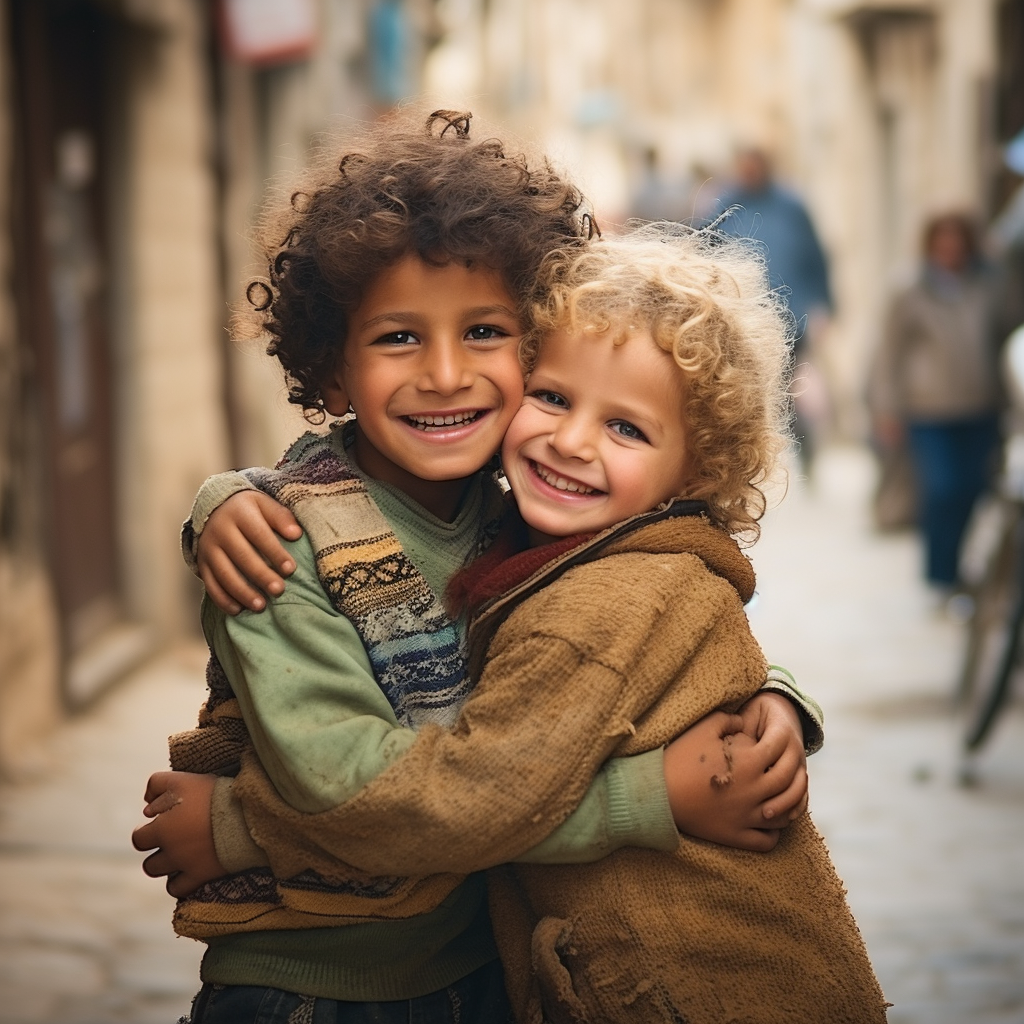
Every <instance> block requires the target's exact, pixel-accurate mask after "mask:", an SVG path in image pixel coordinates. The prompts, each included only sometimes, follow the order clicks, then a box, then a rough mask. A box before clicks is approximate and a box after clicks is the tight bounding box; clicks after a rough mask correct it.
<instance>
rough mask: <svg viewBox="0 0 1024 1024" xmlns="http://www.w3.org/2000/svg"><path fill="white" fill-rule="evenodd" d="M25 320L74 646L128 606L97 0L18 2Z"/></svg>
mask: <svg viewBox="0 0 1024 1024" xmlns="http://www.w3.org/2000/svg"><path fill="white" fill-rule="evenodd" d="M11 9H12V16H13V26H12V28H13V32H12V39H13V41H14V50H15V55H16V59H17V79H16V84H17V94H18V101H19V102H18V106H19V113H20V117H19V123H18V140H17V141H18V145H17V147H16V154H17V160H18V167H17V171H18V175H17V177H18V182H19V190H18V191H19V194H20V202H19V210H18V213H19V215H20V223H19V225H18V230H17V237H18V238H19V247H18V248H19V256H18V259H17V260H16V263H17V264H18V270H19V271H20V276H21V282H20V285H21V287H20V289H19V290H20V297H21V302H20V328H21V333H22V336H23V342H24V343H25V344H26V345H27V346H28V347H29V349H30V351H31V354H32V361H33V364H34V366H35V372H36V379H37V383H38V387H39V393H40V412H41V415H42V419H43V426H44V431H43V433H44V437H45V451H44V459H43V462H44V465H43V467H42V468H43V476H44V487H45V490H46V502H45V507H46V509H47V512H46V523H45V524H44V526H45V532H46V535H47V538H48V549H49V557H50V562H51V567H52V573H53V579H54V584H55V589H56V593H57V598H58V603H59V607H60V612H61V620H62V623H63V626H64V642H65V645H66V654H67V655H68V656H73V655H74V654H75V653H77V652H78V651H80V650H82V649H83V648H84V647H86V646H87V645H88V644H89V642H90V641H91V640H93V639H94V638H95V637H96V636H98V635H99V634H100V633H101V632H102V631H103V629H104V628H105V627H106V626H108V625H109V624H110V623H111V622H113V621H114V620H115V619H116V618H117V617H118V615H119V611H120V609H119V603H118V567H117V545H116V527H115V502H114V472H113V467H114V456H113V437H114V434H113V427H114V424H113V416H112V395H113V388H112V381H111V351H110V338H109V331H108V313H107V308H106V283H107V265H108V264H107V259H106V238H105V235H104V198H105V196H104V172H105V157H106V153H105V146H104V141H105V140H104V110H105V102H104V100H105V69H106V66H107V61H106V60H105V57H106V51H107V45H108V35H109V34H108V25H107V22H106V20H105V18H104V16H103V15H102V13H101V12H100V11H99V10H98V9H96V8H95V7H93V6H92V5H91V4H88V3H76V2H66V0H65V2H61V0H52V2H48V0H19V2H14V3H12V5H11Z"/></svg>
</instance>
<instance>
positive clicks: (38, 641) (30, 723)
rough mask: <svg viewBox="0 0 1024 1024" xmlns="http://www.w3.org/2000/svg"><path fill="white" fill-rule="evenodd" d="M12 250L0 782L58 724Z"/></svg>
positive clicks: (6, 259)
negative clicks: (18, 331) (41, 737)
mask: <svg viewBox="0 0 1024 1024" xmlns="http://www.w3.org/2000/svg"><path fill="white" fill-rule="evenodd" d="M7 14H8V12H7V4H6V3H0V224H4V225H9V224H10V223H11V218H12V210H11V204H12V198H13V197H12V182H13V175H12V159H13V154H12V136H13V123H12V122H13V118H12V113H11V85H12V83H11V52H10V49H9V46H10V42H9V39H8V37H7V31H6V29H7V24H8V19H7ZM12 260H13V248H12V239H11V236H10V232H9V231H0V777H5V776H16V775H18V774H21V773H22V772H25V771H28V770H31V768H32V767H33V759H34V749H35V745H36V742H37V741H38V739H39V738H40V736H42V735H43V734H44V733H45V732H46V731H47V730H48V729H49V728H50V727H51V726H52V725H53V723H54V722H55V721H56V720H57V719H58V716H59V713H60V703H59V693H58V670H59V659H58V649H59V645H58V633H57V621H56V611H55V607H54V601H53V594H52V588H51V586H50V581H49V577H48V574H47V570H46V564H45V558H44V553H43V538H42V537H41V536H40V534H39V529H38V523H39V519H40V517H39V500H40V496H39V486H38V472H39V468H38V461H37V460H38V455H39V438H38V436H37V432H36V430H35V429H34V422H33V417H32V415H31V412H32V390H31V373H32V367H31V366H30V365H28V361H27V360H26V359H25V357H24V353H23V352H22V351H21V350H20V348H19V346H18V343H17V342H18V338H17V328H18V314H17V310H16V308H15V300H14V282H13V273H12Z"/></svg>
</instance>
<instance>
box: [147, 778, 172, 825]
mask: <svg viewBox="0 0 1024 1024" xmlns="http://www.w3.org/2000/svg"><path fill="white" fill-rule="evenodd" d="M174 774H175V773H174V772H153V774H152V775H150V777H149V781H148V782H147V783H146V793H145V796H144V797H143V799H144V800H145V801H146V803H147V804H151V803H152V802H153V801H154V800H156V798H157V797H159V796H160V795H161V794H163V793H166V792H167V790H168V789H169V788H170V786H171V780H172V779H173V778H174ZM148 817H152V815H148Z"/></svg>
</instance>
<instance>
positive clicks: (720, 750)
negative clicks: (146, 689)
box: [132, 695, 807, 897]
mask: <svg viewBox="0 0 1024 1024" xmlns="http://www.w3.org/2000/svg"><path fill="white" fill-rule="evenodd" d="M763 696H764V695H761V696H759V697H756V698H754V699H753V700H751V701H749V702H748V704H747V705H746V706H745V708H744V709H741V712H740V714H738V715H729V714H726V713H724V712H714V713H712V714H710V715H708V716H707V717H706V718H704V719H702V720H701V721H700V722H698V723H697V724H696V725H694V726H691V728H689V729H688V730H686V732H684V733H683V734H682V735H681V736H680V737H679V738H678V739H677V740H674V741H673V742H672V743H670V744H669V745H668V746H667V747H666V748H665V751H664V757H662V753H661V751H652V752H650V753H648V754H638V755H635V756H634V757H623V758H612V759H611V760H610V761H609V762H607V764H606V765H605V766H604V767H603V768H602V769H601V771H600V772H599V773H598V776H597V777H596V778H595V780H594V783H593V784H592V785H591V787H590V788H589V789H588V791H587V794H586V795H585V796H584V798H583V801H582V802H581V804H580V806H579V807H578V808H577V809H576V810H575V811H574V812H573V813H572V814H571V815H570V816H569V817H568V818H567V819H566V820H565V821H564V822H563V823H562V824H561V825H560V826H559V827H558V828H556V829H555V831H554V832H552V833H551V835H549V836H548V837H547V838H546V839H544V840H542V841H541V842H540V843H538V844H537V845H536V846H535V847H533V848H532V849H531V850H528V851H527V852H526V853H524V854H523V855H522V856H520V857H519V858H517V859H518V860H520V861H524V862H530V863H540V864H555V863H567V864H577V863H581V862H585V861H587V860H596V859H599V857H600V856H604V855H607V854H608V853H611V852H612V850H614V849H617V848H619V847H621V846H624V845H636V846H642V845H646V846H647V847H648V848H653V849H665V850H671V849H673V848H674V846H675V843H676V841H677V840H676V837H675V830H676V829H678V830H679V831H681V832H685V833H687V834H688V835H691V836H694V837H696V838H700V839H707V840H709V841H712V842H717V843H721V844H722V845H725V846H733V847H737V848H740V849H749V850H755V851H768V850H771V849H773V848H774V846H775V843H776V842H777V835H778V833H777V832H773V831H771V830H770V829H769V828H766V825H769V824H770V825H772V826H773V827H774V828H782V827H783V826H784V825H785V824H787V823H789V822H790V821H792V820H794V819H795V818H796V817H798V816H799V815H800V814H802V813H803V812H804V810H805V809H806V806H807V773H806V770H804V767H803V757H802V754H803V750H802V739H801V734H800V728H799V721H798V718H797V714H796V712H795V710H793V707H792V705H791V704H790V703H789V701H787V700H785V699H784V698H780V697H775V696H774V695H769V696H768V699H767V701H766V700H764V699H763ZM765 704H769V705H770V704H777V707H776V709H775V712H774V713H773V712H772V711H770V710H769V711H765V710H764V708H763V705H765ZM776 715H777V717H778V719H779V722H777V723H776V724H775V725H774V726H773V725H770V724H769V723H770V721H771V719H772V718H773V717H775V716H776ZM751 716H753V717H751ZM787 723H788V724H787ZM759 729H760V730H763V732H762V733H761V740H760V742H759V743H755V742H753V740H754V733H755V732H756V731H757V730H759ZM744 730H746V732H747V735H742V734H743V732H744ZM737 732H739V733H740V734H741V735H739V736H736V735H734V734H735V733H737ZM725 744H728V747H727V748H726V746H725ZM725 749H728V750H729V759H728V760H727V759H726V757H725V756H724V751H725ZM794 750H795V751H799V755H800V756H799V771H797V772H795V773H794V776H795V777H794V779H793V781H792V782H791V783H789V785H788V786H786V788H785V789H784V791H783V792H782V793H776V790H778V788H779V786H780V785H785V782H786V780H785V778H784V779H783V780H782V781H781V782H780V781H779V773H780V772H788V769H787V768H785V767H783V764H784V762H785V760H786V755H787V753H788V754H789V756H790V757H793V756H794V755H793V753H792V752H793V751H794ZM730 773H731V778H730V780H729V782H728V783H727V784H725V785H709V781H710V779H711V777H712V776H714V777H718V778H720V779H721V778H724V777H725V776H726V775H728V774H730ZM661 791H664V793H665V802H664V803H663V800H662V798H661V796H660V793H661ZM145 799H146V801H147V803H146V807H145V809H144V811H143V814H144V815H145V816H146V817H147V818H153V819H155V820H153V821H151V822H150V823H149V824H147V825H144V826H141V827H140V828H138V829H136V830H135V832H134V833H133V835H132V842H133V844H134V845H135V847H136V849H138V850H140V851H148V850H155V851H156V852H155V853H153V854H151V855H150V856H149V857H147V858H146V860H145V861H144V863H143V870H144V871H145V872H146V874H148V875H150V876H151V877H153V878H159V877H164V876H167V879H168V880H167V891H168V892H169V893H170V894H171V895H172V896H176V897H183V896H187V895H189V894H190V893H192V892H194V891H195V890H196V889H197V888H198V887H199V886H200V885H202V884H203V883H204V882H208V881H212V880H213V879H215V878H220V877H221V876H223V875H225V874H230V873H233V872H235V871H242V870H245V869H247V868H252V867H258V866H262V865H266V864H268V859H267V855H266V853H265V852H264V851H263V850H262V849H261V848H260V847H259V846H257V845H256V843H255V842H254V841H253V839H252V837H251V835H250V833H249V828H248V823H247V821H246V819H245V816H244V814H243V811H242V807H241V804H240V803H239V802H238V801H237V800H236V799H235V798H234V797H233V795H232V793H231V779H230V778H223V777H222V778H218V777H216V776H213V775H193V774H190V773H188V772H158V773H156V774H155V775H153V776H152V777H151V778H150V780H149V784H148V786H147V789H146V796H145ZM610 807H614V808H615V809H616V812H617V816H618V817H620V818H623V819H624V822H623V823H622V824H621V825H620V827H619V834H618V836H617V837H615V838H612V837H611V836H610V835H609V834H608V833H609V830H608V829H607V828H606V827H605V825H604V822H605V821H606V819H607V818H608V817H609V808H610ZM663 807H666V808H667V810H668V813H669V814H671V816H672V817H671V818H667V816H666V814H665V813H663ZM766 808H768V809H767V810H766ZM630 819H632V822H633V824H632V833H630V831H629V827H630V826H629V825H628V824H627V823H628V822H629V821H630ZM767 819H774V821H771V822H768V821H767ZM666 822H667V824H666ZM666 829H667V830H666Z"/></svg>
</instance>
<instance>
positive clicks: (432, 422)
mask: <svg viewBox="0 0 1024 1024" xmlns="http://www.w3.org/2000/svg"><path fill="white" fill-rule="evenodd" d="M479 415H480V413H479V411H477V412H450V413H448V414H447V415H446V416H418V415H417V416H406V417H405V418H406V419H407V420H408V421H409V422H410V423H411V424H412V425H413V426H414V427H416V429H417V430H429V429H430V428H431V427H451V426H454V425H455V424H457V423H458V424H460V425H461V424H463V423H472V422H473V420H475V419H476V418H477V417H478V416H479Z"/></svg>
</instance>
